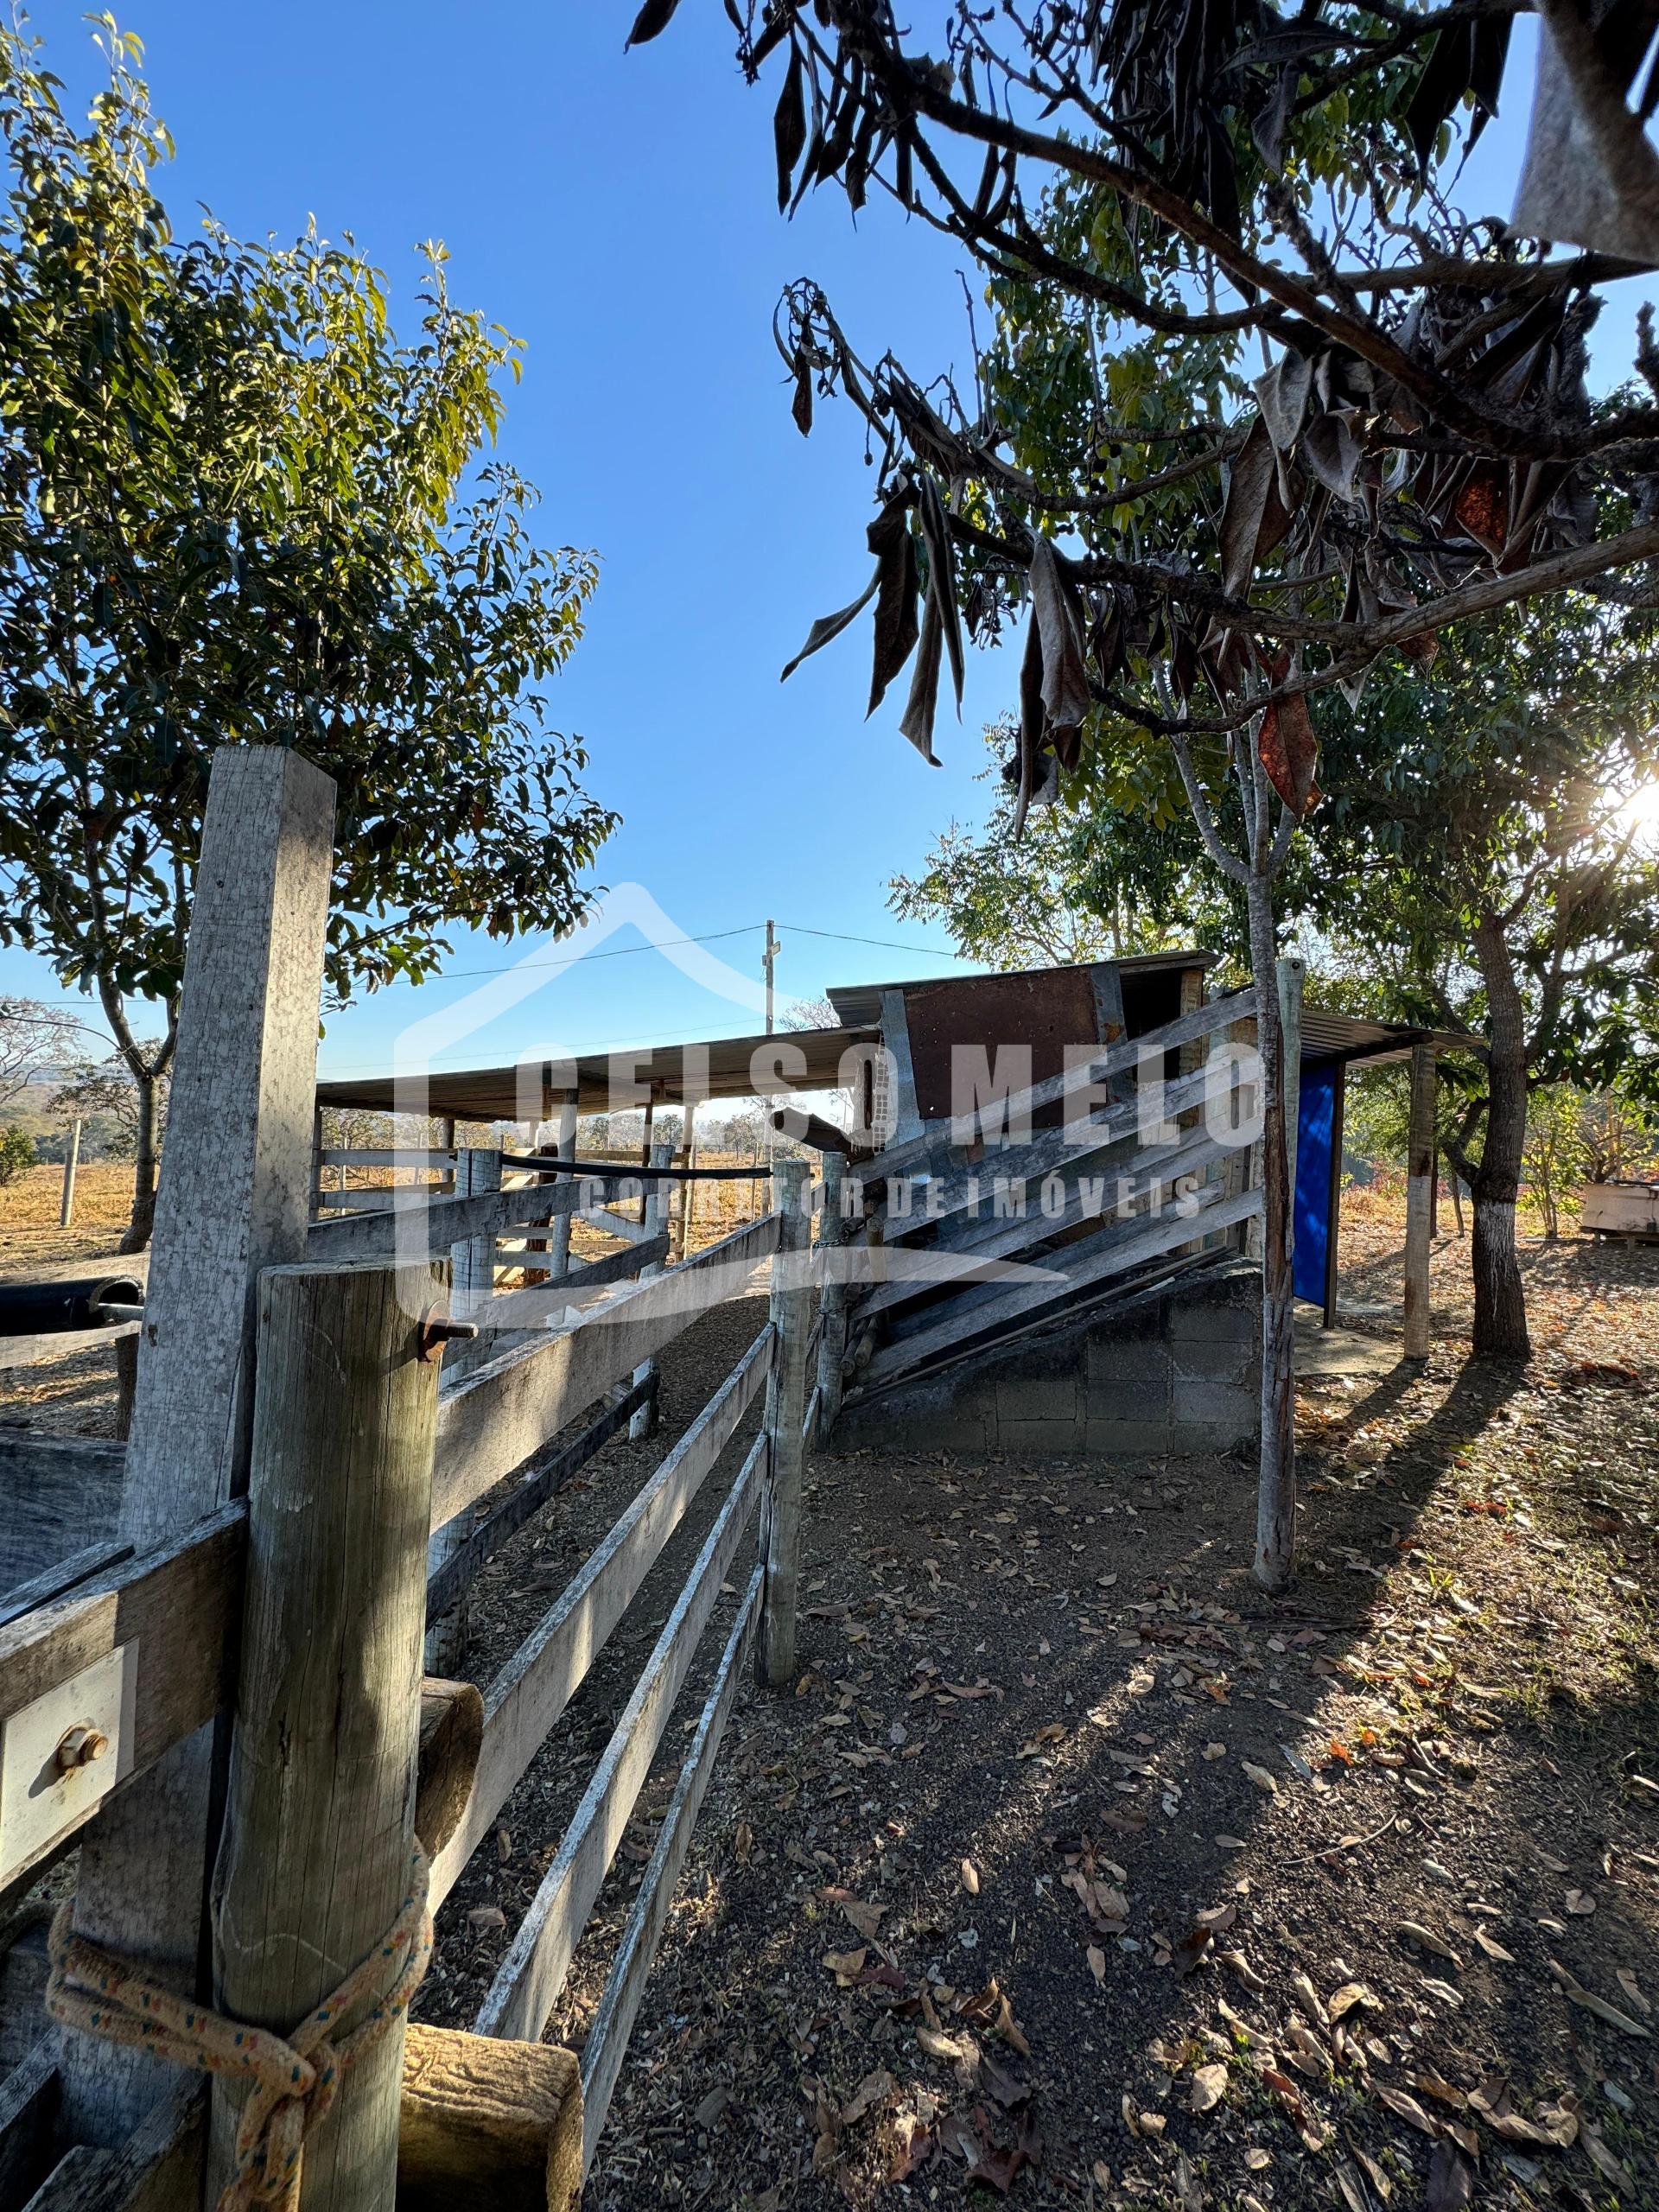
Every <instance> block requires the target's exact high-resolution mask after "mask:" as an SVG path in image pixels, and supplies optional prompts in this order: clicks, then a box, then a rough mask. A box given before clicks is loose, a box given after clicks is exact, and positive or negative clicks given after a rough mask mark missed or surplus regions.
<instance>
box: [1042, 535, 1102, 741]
mask: <svg viewBox="0 0 1659 2212" xmlns="http://www.w3.org/2000/svg"><path fill="white" fill-rule="evenodd" d="M1031 619H1032V623H1033V626H1034V627H1035V629H1036V631H1037V633H1038V639H1039V644H1040V646H1041V652H1042V688H1041V697H1042V705H1043V715H1044V736H1045V738H1046V741H1047V742H1048V744H1049V745H1050V746H1051V747H1052V749H1053V752H1054V754H1055V757H1056V758H1057V759H1058V761H1059V763H1060V765H1061V766H1062V767H1064V768H1065V769H1067V770H1068V771H1070V770H1071V769H1073V768H1075V767H1076V766H1077V757H1078V748H1079V741H1080V733H1081V729H1082V726H1083V723H1084V720H1085V718H1086V717H1087V715H1088V713H1089V710H1090V707H1091V706H1092V705H1093V704H1094V700H1093V696H1092V695H1091V694H1090V689H1089V671H1088V669H1087V667H1086V666H1085V664H1084V645H1083V639H1084V624H1083V609H1082V607H1081V605H1080V604H1079V601H1078V599H1077V593H1076V592H1075V591H1074V590H1073V589H1072V588H1071V586H1070V585H1069V584H1068V583H1067V582H1066V581H1065V577H1064V576H1063V575H1061V573H1060V566H1059V563H1058V560H1057V559H1056V557H1055V553H1054V548H1053V546H1052V544H1051V543H1050V542H1049V540H1048V539H1047V538H1046V537H1043V536H1041V534H1040V533H1039V535H1038V536H1037V537H1035V538H1034V539H1033V544H1032V554H1031Z"/></svg>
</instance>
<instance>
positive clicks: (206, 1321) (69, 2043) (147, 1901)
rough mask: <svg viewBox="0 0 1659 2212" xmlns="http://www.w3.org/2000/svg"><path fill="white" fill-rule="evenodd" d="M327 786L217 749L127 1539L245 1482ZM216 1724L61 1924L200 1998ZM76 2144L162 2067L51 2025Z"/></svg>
mask: <svg viewBox="0 0 1659 2212" xmlns="http://www.w3.org/2000/svg"><path fill="white" fill-rule="evenodd" d="M333 836H334V785H333V783H332V782H331V781H330V779H328V778H327V776H325V775H324V774H323V773H322V772H321V770H320V769H317V768H315V767H313V766H312V765H311V763H310V762H309V761H308V760H305V759H304V758H303V756H302V755H301V754H300V753H294V752H290V751H289V750H288V749H287V748H285V747H277V746H242V745H227V746H225V747H221V748H220V750H219V752H217V753H215V754H214V755H213V766H212V769H211V772H210V775H209V780H208V786H207V816H206V819H205V821H204V823H203V826H202V840H201V858H200V861H199V863H198V866H197V871H196V896H195V908H194V913H193V915H192V918H191V924H190V941H189V947H188V954H187V958H186V965H185V977H184V1003H183V1007H182V1009H181V1015H180V1021H179V1042H178V1051H177V1054H176V1056H175V1062H174V1074H173V1089H172V1097H171V1102H170V1105H169V1109H168V1130H167V1142H166V1145H165V1147H164V1148H163V1151H162V1175H161V1185H160V1190H159V1193H158V1196H157V1199H156V1239H155V1247H154V1256H153V1258H152V1260H151V1262H150V1269H149V1289H148V1292H147V1294H146V1296H145V1300H144V1325H143V1333H142V1334H141V1336H140V1337H139V1338H137V1344H138V1346H139V1351H138V1373H137V1394H136V1398H135V1402H134V1407H133V1415H132V1424H131V1439H130V1442H129V1444H128V1446H127V1452H126V1461H125V1469H124V1478H123V1489H122V1497H121V1511H120V1517H119V1526H118V1534H119V1535H121V1536H122V1537H123V1538H124V1539H125V1540H126V1541H129V1542H130V1543H132V1544H134V1545H135V1546H137V1548H138V1549H140V1550H144V1549H147V1548H149V1546H151V1545H153V1544H156V1543H158V1542H160V1541H162V1540H163V1539H164V1538H166V1537H168V1536H175V1535H178V1534H180V1533H181V1531H182V1530H183V1529H188V1527H189V1526H190V1524H191V1522H193V1521H195V1520H197V1519H198V1518H199V1517H200V1516H201V1515H202V1514H204V1513H207V1512H210V1511H211V1510H213V1508H214V1507H215V1506H217V1505H220V1504H222V1503H225V1501H226V1499H227V1498H230V1497H234V1496H236V1495H237V1494H238V1493H239V1492H240V1491H243V1490H244V1489H245V1488H246V1485H247V1465H248V1438H249V1434H250V1432H251V1424H252V1416H253V1392H252V1388H251V1384H252V1379H253V1374H252V1370H253V1348H254V1319H255V1313H256V1286H257V1277H258V1274H259V1271H260V1269H261V1268H265V1267H269V1266H272V1265H276V1264H279V1263H281V1262H286V1261H294V1260H298V1259H301V1258H302V1257H303V1255H304V1251H305V1235H306V1226H307V1215H308V1211H309V1208H308V1190H309V1184H310V1175H309V1169H310V1165H311V1129H312V1109H313V1103H314V1100H315V1092H316V1066H317V1014H318V1008H319V1005H320V1003H321V993H322V953H323V935H324V931H325V928H326V926H327V917H328V884H329V876H330V872H331V868H332V864H333V857H334V855H333V842H332V841H333ZM212 1751H213V1731H212V1730H211V1729H204V1730H202V1731H201V1732H200V1733H199V1734H198V1735H196V1736H195V1737H193V1738H191V1739H190V1740H189V1741H188V1743H185V1744H181V1745H178V1746H177V1747H176V1748H175V1750H174V1751H170V1752H169V1753H168V1755H167V1757H166V1758H164V1759H162V1761H161V1762H160V1763H159V1764H157V1765H156V1767H155V1768H154V1769H153V1770H151V1771H150V1773H149V1774H148V1775H147V1776H145V1777H144V1778H143V1780H142V1781H141V1782H139V1783H136V1784H135V1785H134V1786H133V1787H132V1788H131V1789H128V1790H126V1791H125V1792H124V1794H123V1795H122V1796H120V1797H119V1798H118V1799H117V1800H116V1802H114V1803H113V1804H111V1806H110V1807H109V1808H108V1809H107V1810H106V1811H105V1813H104V1814H103V1815H102V1816H101V1818H100V1819H99V1821H98V1822H97V1823H96V1825H95V1826H94V1827H92V1828H90V1829H89V1830H88V1831H87V1835H86V1841H85V1842H84V1843H83V1845H82V1847H81V1856H80V1878H79V1886H78V1889H77V1891H76V1903H75V1926H76V1929H77V1931H78V1932H79V1934H80V1935H82V1936H86V1937H88V1938H89V1939H90V1940H91V1941H92V1942H94V1943H99V1944H102V1945H103V1946H105V1948H109V1949H111V1950H114V1951H118V1952H121V1953H123V1954H124V1955H127V1956H129V1957H130V1958H133V1959H135V1960H137V1961H139V1962H140V1964H141V1965H142V1966H143V1970H144V1972H145V1973H146V1974H148V1975H149V1976H150V1978H151V1979H153V1980H159V1981H162V1982H163V1983H164V1984H166V1985H167V1986H168V1987H170V1988H173V1989H178V1990H186V1991H192V1992H197V1993H200V1986H201V1962H202V1958H203V1929H204V1916H205V1910H206V1891H207V1857H208V1851H209V1846H210V1838H209V1827H210V1807H211V1802H212V1780H213V1757H212ZM62 2073H63V2085H64V2109H63V2120H64V2126H65V2132H66V2133H67V2135H68V2136H69V2137H70V2138H71V2139H80V2140H84V2141H90V2142H93V2143H101V2144H116V2143H119V2142H121V2141H122V2140H124V2138H125V2137H126V2136H127V2135H128V2134H129V2133H130V2132H131V2130H132V2128H133V2127H134V2126H137V2122H138V2120H140V2119H141V2118H142V2117H143V2113H145V2111H146V2110H147V2109H148V2108H149V2107H150V2106H151V2105H152V2104H154V2103H155V2102H156V2099H157V2098H158V2097H160V2096H161V2095H162V2093H163V2092H164V2091H165V2089H166V2088H168V2084H169V2082H171V2081H172V2080H173V2079H174V2078H175V2077H174V2069H171V2068H169V2067H164V2066H162V2065H161V2064H160V2063H157V2062H156V2060H154V2059H151V2058H147V2057H145V2056H143V2054H142V2053H140V2052H137V2051H133V2050H127V2049H124V2048H123V2047H122V2046H121V2045H119V2044H110V2043H104V2042H101V2041H99V2040H97V2039H95V2038H93V2037H90V2036H86V2035H81V2034H79V2033H78V2032H73V2031H67V2030H66V2031H65V2032H64V2037H63V2054H62Z"/></svg>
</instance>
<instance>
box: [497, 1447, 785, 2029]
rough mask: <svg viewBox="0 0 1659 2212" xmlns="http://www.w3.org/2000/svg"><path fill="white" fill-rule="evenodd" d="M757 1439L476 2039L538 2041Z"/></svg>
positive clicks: (673, 1691)
mask: <svg viewBox="0 0 1659 2212" xmlns="http://www.w3.org/2000/svg"><path fill="white" fill-rule="evenodd" d="M765 1459H766V1440H765V1439H764V1437H758V1438H757V1439H756V1440H755V1445H754V1448H753V1451H752V1452H750V1453H749V1455H748V1457H747V1459H745V1461H744V1463H743V1465H742V1468H741V1471H740V1472H739V1475H738V1478H737V1480H736V1481H735V1482H734V1484H733V1485H732V1488H731V1491H730V1492H729V1494H728V1497H727V1499H726V1503H724V1504H723V1505H722V1506H721V1510H720V1512H719V1514H718V1515H717V1516H716V1517H715V1523H714V1526H713V1527H712V1528H711V1529H709V1535H708V1537H707V1539H706V1540H705V1541H704V1543H703V1547H702V1550H701V1551H700V1552H699V1553H698V1554H697V1558H696V1564H695V1565H694V1567H692V1569H691V1572H690V1574H689V1575H688V1576H687V1578H686V1582H685V1586H684V1588H683V1590H682V1591H681V1592H680V1595H679V1597H678V1598H677V1600H676V1601H675V1605H674V1609H673V1611H671V1613H670V1615H669V1617H668V1618H667V1620H666V1621H665V1622H664V1624H663V1632H662V1634H661V1635H660V1636H659V1637H658V1639H657V1643H656V1645H655V1648H654V1649H652V1655H651V1656H650V1658H649V1659H648V1660H647V1661H646V1662H645V1670H644V1672H643V1673H642V1674H641V1675H640V1677H639V1683H638V1685H637V1686H636V1688H635V1689H634V1693H633V1694H632V1697H631V1698H630V1699H629V1700H628V1702H627V1704H626V1706H625V1707H624V1708H623V1711H622V1717H621V1719H620V1720H619V1721H618V1722H617V1724H616V1727H615V1729H614V1731H613V1733H612V1736H611V1740H610V1742H609V1743H608V1744H607V1746H606V1748H605V1752H604V1756H603V1757H602V1758H601V1760H600V1763H599V1764H598V1766H597V1767H596V1768H595V1769H594V1777H593V1780H592V1781H591V1782H590V1783H588V1788H587V1790H586V1791H585V1793H584V1794H583V1796H582V1802H581V1804H580V1805H579V1806H578V1807H577V1808H576V1811H575V1816H574V1818H573V1819H572V1821H571V1822H570V1826H569V1828H568V1829H567V1830H566V1832H565V1835H564V1839H563V1842H562V1843H561V1844H560V1846H559V1847H558V1850H557V1851H556V1853H555V1854H554V1857H553V1861H552V1864H551V1865H550V1866H549V1868H548V1870H547V1872H546V1873H545V1874H544V1875H543V1878H542V1881H541V1885H540V1886H539V1888H538V1889H537V1892H536V1895H535V1897H533V1899H532V1900H531V1907H530V1910H529V1911H528V1912H527V1913H526V1914H525V1916H524V1922H523V1924H522V1925H521V1926H520V1928H519V1930H518V1935H517V1936H515V1937H514V1938H513V1941H512V1946H511V1948H509V1950H508V1952H507V1955H506V1957H505V1959H504V1960H503V1961H502V1962H501V1966H500V1968H499V1972H498V1973H497V1974H496V1977H495V1980H494V1981H493V1983H492V1985H491V1986H490V1991H489V1994H488V1995H487V1996H486V1999H485V2000H484V2003H483V2005H482V2007H481V2009H480V2012H479V2016H478V2018H477V2020H476V2022H475V2023H474V2026H475V2029H476V2031H477V2032H478V2033H479V2034H480V2035H486V2036H512V2037H519V2038H521V2039H523V2040H525V2041H528V2042H536V2041H538V2040H539V2039H540V2037H541V2034H542V2031H543V2029H544V2028H545V2026H546V2025H547V2017H548V2014H549V2013H550V2012H551V2011H552V2009H553V2004H554V2000H555V1999H556V1997H557V1996H558V1993H559V1991H560V1989H561V1988H562V1987H563V1982H564V1977H565V1974H566V1972H567V1970H568V1969H569V1964H570V1960H571V1957H572V1955H573V1954H574V1953H575V1948H576V1945H577V1943H578V1942H579V1941H580V1940H581V1936H582V1929H583V1928H584V1927H585V1926H586V1925H587V1921H588V1914H589V1913H590V1912H591V1911H592V1910H593V1906H594V1898H595V1897H597V1896H598V1894H599V1889H600V1885H601V1883H602V1882H603V1880H604V1878H605V1874H606V1871H607V1868H608V1867H609V1866H610V1863H611V1861H612V1859H613V1858H614V1857H615V1855H616V1850H617V1847H618V1845H619V1844H620V1842H621V1840H622V1836H623V1832H624V1830H625V1829H626V1826H627V1822H628V1818H629V1815H631V1814H632V1810H633V1806H634V1802H635V1800H636V1799H637V1798H638V1796H639V1791H640V1789H641V1788H642V1786H643V1785H644V1783H645V1777H646V1775H647V1773H648V1772H649V1771H650V1769H651V1763H652V1759H653V1758H655V1757H656V1754H657V1747H658V1745H659V1744H660V1743H661V1741H662V1738H663V1730H664V1727H665V1726H667V1723H668V1717H669V1715H670V1713H671V1712H672V1711H673V1709H674V1703H675V1700H676V1699H677V1697H678V1696H679V1694H680V1691H681V1688H683V1685H684V1681H685V1677H686V1672H687V1669H689V1668H690V1664H691V1660H692V1656H693V1654H694V1653H695V1651H696V1647H697V1643H698V1641H699V1639H700V1638H701V1637H702V1631H703V1630H704V1629H705V1628H706V1627H707V1626H708V1624H709V1616H710V1615H711V1614H712V1613H713V1611H714V1609H715V1601H716V1599H718V1598H719V1596H720V1586H721V1583H722V1582H723V1581H724V1580H725V1579H726V1576H727V1574H728V1572H729V1571H730V1568H731V1567H732V1564H733V1561H734V1560H735V1558H736V1556H737V1548H738V1546H739V1544H740V1543H741V1541H742V1538H743V1535H744V1532H745V1530H746V1529H747V1527H748V1524H749V1522H750V1519H751V1517H752V1516H753V1512H754V1509H755V1506H756V1504H757V1503H758V1502H759V1497H760V1471H761V1468H762V1466H763V1465H764V1463H765Z"/></svg>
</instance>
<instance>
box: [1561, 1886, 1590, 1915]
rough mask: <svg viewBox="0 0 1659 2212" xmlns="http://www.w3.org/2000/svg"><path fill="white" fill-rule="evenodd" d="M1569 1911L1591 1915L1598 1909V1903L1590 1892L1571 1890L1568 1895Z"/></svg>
mask: <svg viewBox="0 0 1659 2212" xmlns="http://www.w3.org/2000/svg"><path fill="white" fill-rule="evenodd" d="M1595 1909H1596V1901H1595V1899H1594V1897H1592V1896H1591V1894H1590V1892H1589V1891H1588V1890H1569V1891H1567V1910H1568V1911H1569V1912H1575V1913H1579V1914H1585V1913H1591V1912H1593V1911H1594V1910H1595Z"/></svg>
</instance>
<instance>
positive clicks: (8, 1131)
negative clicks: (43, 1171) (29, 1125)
mask: <svg viewBox="0 0 1659 2212" xmlns="http://www.w3.org/2000/svg"><path fill="white" fill-rule="evenodd" d="M34 1165H35V1140H34V1138H33V1137H32V1136H30V1135H29V1131H28V1130H27V1129H25V1128H22V1127H20V1125H19V1124H18V1123H17V1122H8V1123H7V1124H6V1126H5V1128H0V1185H4V1184H7V1183H15V1182H16V1180H17V1178H18V1177H19V1176H20V1175H21V1174H22V1173H24V1172H25V1171H26V1170H27V1169H29V1168H30V1167H32V1166H34Z"/></svg>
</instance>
